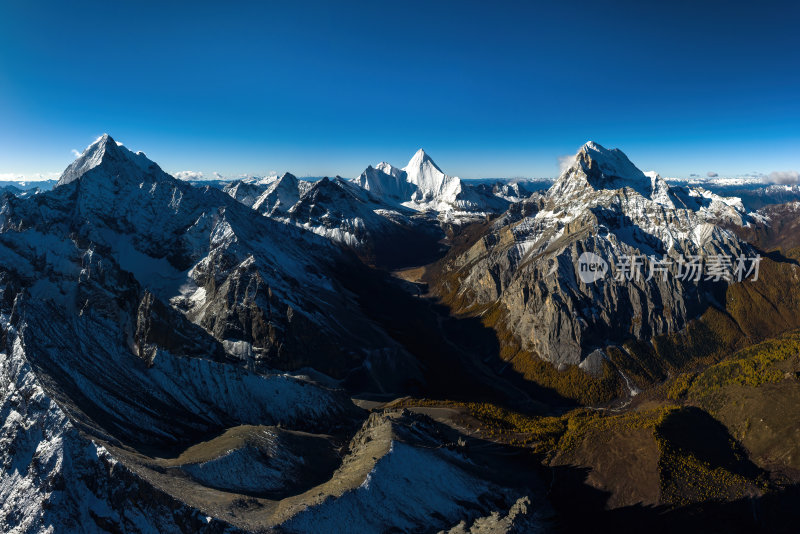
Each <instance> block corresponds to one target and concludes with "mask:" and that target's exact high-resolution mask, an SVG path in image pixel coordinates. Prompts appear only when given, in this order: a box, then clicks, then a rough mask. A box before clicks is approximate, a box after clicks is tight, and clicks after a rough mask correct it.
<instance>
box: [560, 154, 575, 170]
mask: <svg viewBox="0 0 800 534" xmlns="http://www.w3.org/2000/svg"><path fill="white" fill-rule="evenodd" d="M573 161H575V154H568V155H566V156H559V157H558V173H559V174H564V172H565V171H566V170H567V169H569V167H570V165H572V162H573Z"/></svg>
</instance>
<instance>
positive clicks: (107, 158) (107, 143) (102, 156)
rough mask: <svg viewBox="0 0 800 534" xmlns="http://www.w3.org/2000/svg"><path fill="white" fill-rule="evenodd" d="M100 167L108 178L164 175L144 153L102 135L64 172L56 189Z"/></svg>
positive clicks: (106, 135)
mask: <svg viewBox="0 0 800 534" xmlns="http://www.w3.org/2000/svg"><path fill="white" fill-rule="evenodd" d="M101 166H102V167H104V168H105V171H106V172H105V174H107V175H108V176H109V177H120V176H127V175H130V174H131V173H133V174H140V173H144V174H149V175H154V174H156V175H162V174H164V171H162V170H161V168H160V167H159V166H158V165H156V163H154V162H153V161H151V160H149V159H148V158H147V156H145V154H144V152H132V151H130V150H128V149H127V148H125V146H123V145H122V144H121V143H117V142H116V141H114V138H112V137H111V136H110V135H108V134H103V135H101V136H100V137H98V138H97V140H96V141H95V142H94V143H92V144H91V145H89V146H88V147H87V148H86V150H84V151H83V153H82V154H81V155H80V156H78V158H77V159H76V160H75V161H73V162H72V163H71V164H70V165H69V167H67V168H66V169H65V170H64V172H63V173H62V174H61V177H60V178H59V180H58V183H57V184H56V187H58V186H61V185H65V184H68V183H70V182H74V181H75V180H77V179H79V178H81V177H82V176H83V175H85V174H86V173H88V172H89V171H92V170H93V169H96V168H98V167H101Z"/></svg>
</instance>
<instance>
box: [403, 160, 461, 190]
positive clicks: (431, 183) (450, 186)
mask: <svg viewBox="0 0 800 534" xmlns="http://www.w3.org/2000/svg"><path fill="white" fill-rule="evenodd" d="M403 171H404V172H405V173H406V180H407V181H408V182H409V183H412V184H414V185H415V186H416V187H417V191H416V192H415V193H414V198H413V200H415V201H417V202H429V201H437V202H455V200H456V197H457V196H458V194H459V193H460V192H461V180H460V179H459V178H458V177H456V176H448V175H447V174H445V173H444V172H442V170H441V169H440V168H439V167H437V166H436V163H434V162H433V160H432V159H431V157H430V156H429V155H428V154H426V153H425V151H424V150H422V149H421V148H420V149H419V150H417V153H416V154H414V157H413V158H411V161H409V162H408V165H406V166H405V167H404V168H403Z"/></svg>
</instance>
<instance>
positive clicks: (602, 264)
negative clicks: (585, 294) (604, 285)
mask: <svg viewBox="0 0 800 534" xmlns="http://www.w3.org/2000/svg"><path fill="white" fill-rule="evenodd" d="M606 274H608V263H606V260H604V259H603V258H601V257H600V256H598V255H597V254H595V253H593V252H584V253H583V254H581V255H580V257H578V276H579V277H580V279H581V280H582V281H583V283H584V284H591V283H592V282H596V281H598V280H600V279H601V278H604V277H605V276H606Z"/></svg>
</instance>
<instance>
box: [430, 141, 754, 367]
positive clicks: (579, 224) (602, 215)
mask: <svg viewBox="0 0 800 534" xmlns="http://www.w3.org/2000/svg"><path fill="white" fill-rule="evenodd" d="M747 217H748V216H747V215H746V214H745V213H744V208H743V207H742V206H741V203H740V202H738V199H725V198H722V197H717V196H716V195H713V194H710V193H708V192H705V191H703V190H694V189H688V188H671V187H670V186H669V185H668V184H667V183H666V182H665V181H664V180H663V179H662V178H661V177H660V176H658V175H655V174H651V175H646V174H644V173H642V172H641V171H639V169H637V168H636V167H635V166H634V165H633V164H632V163H631V162H630V161H629V160H628V158H627V157H625V155H624V154H623V153H622V152H620V151H619V150H606V149H604V148H603V147H601V146H600V145H597V144H595V143H587V144H586V145H585V146H584V147H583V148H581V150H580V151H579V152H578V153H577V154H576V156H575V158H574V159H573V160H572V162H571V163H570V165H569V166H568V168H566V169H565V170H564V172H563V173H562V174H561V176H560V177H559V179H558V180H557V181H556V182H555V183H554V184H553V186H552V187H551V188H550V189H549V190H548V192H547V193H546V194H545V195H544V196H542V197H540V198H535V199H531V200H530V201H527V202H525V203H523V204H521V205H518V206H516V207H515V208H514V209H512V210H509V211H508V212H507V213H506V214H505V215H504V216H502V217H500V218H499V219H498V220H497V221H495V222H494V224H493V225H492V227H491V229H490V230H489V231H488V232H487V233H486V234H485V235H484V236H483V238H482V239H480V240H478V241H477V242H476V243H475V244H474V245H473V246H472V247H471V248H470V249H469V250H467V251H465V252H462V253H459V254H456V255H453V256H451V257H449V258H446V259H445V260H444V261H443V263H442V265H443V276H442V277H441V278H440V280H438V281H437V291H438V292H439V293H440V294H441V295H443V296H444V297H445V298H446V299H447V300H448V301H449V302H450V303H451V304H453V305H454V306H456V308H457V309H459V310H461V311H467V312H469V311H472V312H476V313H480V312H482V311H484V310H486V309H487V307H490V306H499V309H500V311H501V313H502V324H503V327H504V328H506V329H507V330H509V331H510V332H511V333H513V334H514V335H515V336H517V337H518V338H519V340H520V342H521V344H522V346H523V348H524V349H526V350H528V351H531V352H535V353H536V354H538V355H539V356H540V357H542V358H544V359H545V360H548V361H550V362H552V363H554V364H556V365H558V366H564V365H571V364H581V363H582V362H584V360H585V358H586V357H587V355H589V354H590V353H593V352H594V351H595V349H602V348H604V347H606V346H608V345H611V344H615V343H619V342H621V341H623V340H625V339H627V338H631V337H632V338H636V339H649V338H650V337H652V336H653V335H656V334H661V333H665V332H674V331H676V330H679V329H680V328H682V327H683V326H684V325H685V324H686V322H687V321H688V320H689V319H691V318H693V317H695V316H697V315H698V314H699V313H700V312H702V311H703V310H704V308H705V307H707V306H708V305H709V304H710V303H713V302H714V298H715V297H714V295H715V292H716V291H717V289H718V287H719V286H720V285H721V284H724V283H725V282H724V281H721V282H713V281H709V282H706V281H704V278H705V276H703V277H701V280H699V281H695V280H694V279H692V280H681V277H680V269H681V265H680V258H681V256H684V257H686V258H688V257H689V256H691V255H699V256H703V257H705V258H706V259H707V258H709V257H712V256H715V255H720V254H722V255H729V256H731V257H733V258H735V257H736V256H738V255H739V254H749V253H751V252H752V251H751V249H750V247H749V246H748V245H746V244H744V243H743V242H741V241H740V240H739V239H737V238H736V236H735V235H734V234H733V233H731V232H729V231H728V230H726V229H724V228H723V227H722V224H723V223H725V224H736V225H741V224H743V223H744V222H745V221H746V220H747ZM584 253H592V254H594V255H596V256H597V257H599V258H601V259H602V260H603V261H604V262H605V263H606V265H607V267H608V275H607V276H605V277H602V278H601V279H599V280H597V281H591V282H585V281H584V280H583V279H582V278H581V276H580V275H579V271H578V269H579V258H580V257H581V255H582V254H584ZM753 254H754V253H753ZM632 256H633V257H636V258H641V259H639V260H636V261H640V262H641V270H640V272H641V276H638V277H635V276H631V277H630V278H628V277H622V279H621V280H615V276H614V275H615V272H616V271H617V270H618V269H617V267H621V265H622V263H624V262H626V261H628V258H630V257H632ZM642 257H644V258H642ZM654 260H658V261H661V260H665V261H667V262H670V263H669V264H667V263H663V264H659V265H661V266H662V267H663V270H664V273H661V272H660V270H659V271H655V272H656V274H655V275H654V276H653V277H652V278H650V279H648V278H649V269H650V268H651V266H653V264H654ZM631 274H633V273H631ZM585 365H588V364H585Z"/></svg>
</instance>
